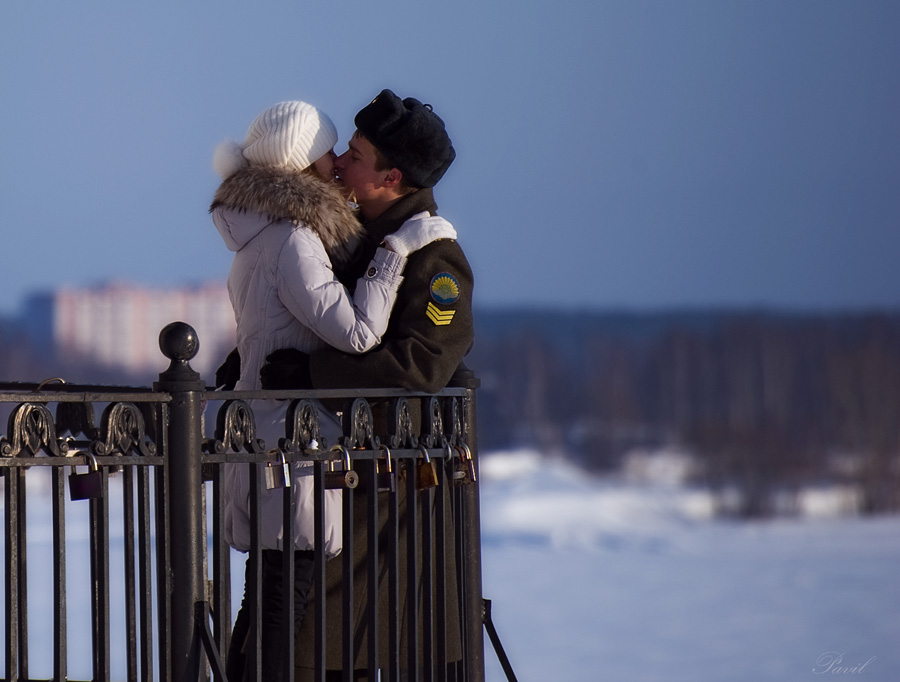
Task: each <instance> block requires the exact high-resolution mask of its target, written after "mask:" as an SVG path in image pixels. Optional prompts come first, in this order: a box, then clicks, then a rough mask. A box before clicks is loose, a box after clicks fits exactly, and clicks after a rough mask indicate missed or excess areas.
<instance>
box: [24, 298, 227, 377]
mask: <svg viewBox="0 0 900 682" xmlns="http://www.w3.org/2000/svg"><path fill="white" fill-rule="evenodd" d="M26 317H27V318H28V320H29V321H28V326H29V327H30V328H31V333H32V335H35V334H38V335H39V336H40V337H41V338H43V339H44V340H45V342H46V341H51V342H52V345H53V347H54V350H55V352H56V354H57V356H58V357H60V358H64V359H67V360H70V361H71V360H87V361H90V362H96V363H98V364H101V365H104V366H107V367H110V368H114V369H121V370H124V371H126V372H128V373H131V374H135V373H141V374H147V373H152V374H156V373H158V372H161V371H163V370H164V369H165V368H166V367H167V366H168V361H167V360H166V358H165V357H163V355H162V353H161V352H160V350H159V332H160V330H161V329H162V328H163V327H165V326H166V325H167V324H169V323H170V322H175V321H181V322H186V323H188V324H189V325H191V326H192V327H193V328H194V329H195V330H196V332H197V337H198V339H199V340H200V350H199V352H198V353H197V356H196V357H195V358H194V359H193V360H191V367H192V368H193V369H194V370H196V371H197V372H199V373H200V374H201V375H202V376H203V377H204V379H206V380H207V381H208V382H211V381H212V379H213V374H214V373H215V370H216V368H217V367H218V366H219V364H221V362H222V361H223V360H224V359H225V356H226V355H227V354H228V351H230V350H231V349H232V348H234V345H235V323H234V313H233V312H232V309H231V302H230V301H229V299H228V292H227V290H226V287H225V284H224V282H216V283H207V284H203V285H198V286H185V287H180V288H174V289H151V288H147V287H143V286H138V285H134V284H128V283H123V282H115V283H110V284H104V285H101V286H95V287H88V288H71V287H65V288H60V289H58V290H56V291H53V292H50V293H45V294H40V295H38V296H33V297H31V299H29V301H28V303H27V304H26Z"/></svg>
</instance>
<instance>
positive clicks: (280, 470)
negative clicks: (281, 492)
mask: <svg viewBox="0 0 900 682" xmlns="http://www.w3.org/2000/svg"><path fill="white" fill-rule="evenodd" d="M269 454H270V455H273V454H277V455H278V460H276V461H274V462H266V489H267V490H274V489H276V488H290V487H291V465H290V464H288V463H287V462H286V461H285V459H284V453H283V452H282V451H281V450H270V451H269Z"/></svg>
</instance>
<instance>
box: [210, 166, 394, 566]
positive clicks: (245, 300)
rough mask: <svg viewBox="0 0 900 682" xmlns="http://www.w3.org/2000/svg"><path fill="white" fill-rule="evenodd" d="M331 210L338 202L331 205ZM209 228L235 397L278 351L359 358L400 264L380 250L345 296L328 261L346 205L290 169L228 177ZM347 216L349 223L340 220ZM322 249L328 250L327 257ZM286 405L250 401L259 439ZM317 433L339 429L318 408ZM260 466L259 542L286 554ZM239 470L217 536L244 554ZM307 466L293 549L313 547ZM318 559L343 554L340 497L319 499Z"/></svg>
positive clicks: (386, 312)
mask: <svg viewBox="0 0 900 682" xmlns="http://www.w3.org/2000/svg"><path fill="white" fill-rule="evenodd" d="M336 202H339V204H336ZM211 213H212V219H213V223H214V224H215V226H216V228H217V229H218V231H219V233H220V234H221V235H222V238H223V239H224V240H225V244H226V245H227V247H228V248H229V249H230V250H231V251H234V252H235V256H234V262H233V263H232V267H231V271H230V273H229V275H228V292H229V295H230V297H231V302H232V306H233V308H234V314H235V321H236V323H237V347H238V352H239V354H240V358H241V377H240V380H239V382H238V384H237V386H236V388H237V389H238V390H255V389H259V388H260V387H261V386H260V380H259V370H260V368H261V367H262V365H263V364H264V362H265V358H266V356H267V355H269V353H271V352H272V351H274V350H278V349H281V348H296V349H298V350H301V351H304V352H311V351H314V350H317V349H319V348H322V347H324V346H326V345H328V346H333V347H335V348H339V349H340V350H343V351H346V352H348V353H363V352H365V351H367V350H369V349H371V348H373V347H374V346H375V345H377V344H378V343H379V341H380V339H381V335H382V334H383V333H384V331H385V329H386V328H387V323H388V319H389V317H390V313H391V308H392V306H393V304H394V300H395V299H396V293H397V288H398V287H399V286H400V282H401V281H402V277H401V274H400V273H401V271H402V269H403V266H404V265H405V262H406V259H405V258H403V257H402V256H399V255H398V254H396V253H392V252H390V251H387V250H385V249H379V250H378V253H377V254H376V256H375V258H374V259H373V260H372V262H371V264H370V267H369V268H368V271H367V274H366V276H364V277H363V278H361V279H360V281H359V283H358V285H357V287H356V291H355V293H354V294H353V295H352V296H351V295H350V294H349V292H348V291H347V289H346V288H345V287H344V286H343V285H342V284H341V283H340V282H339V281H338V280H337V278H336V277H335V275H334V273H333V271H332V267H331V259H330V258H329V251H330V252H331V254H332V255H334V254H338V253H340V249H341V247H342V246H343V245H346V244H347V243H350V242H352V241H353V239H354V237H355V235H356V234H357V232H358V227H357V225H356V223H355V219H353V216H352V213H350V211H349V209H348V208H347V207H346V202H343V199H342V198H340V196H339V195H337V194H335V193H333V192H332V191H331V189H330V188H328V187H327V186H326V183H323V182H322V181H321V180H318V179H316V178H312V177H310V176H308V175H303V174H299V173H293V172H291V171H282V170H273V169H257V168H249V169H245V170H243V171H239V172H238V173H236V174H235V175H233V176H231V177H230V178H228V179H226V181H225V182H223V183H222V186H221V187H220V188H219V190H218V191H217V192H216V198H215V201H214V202H213V206H212V208H211ZM348 216H349V218H350V220H351V221H352V223H351V222H350V221H348ZM326 245H327V246H328V247H329V251H326ZM286 406H287V405H286V402H284V401H252V405H251V407H252V408H253V411H254V415H255V417H256V424H257V437H259V438H263V439H265V440H266V441H267V444H268V446H270V447H271V446H274V445H275V444H276V443H277V439H278V438H279V437H283V436H284V412H285V410H286ZM319 420H320V426H322V427H323V428H324V429H325V430H326V431H331V432H332V434H331V435H330V437H329V438H328V442H329V443H334V442H335V440H336V437H337V435H339V434H340V430H339V426H338V425H336V423H331V422H334V421H335V420H334V418H333V417H331V415H329V414H328V413H327V411H326V410H324V409H320V411H319ZM256 466H258V468H259V472H258V473H259V476H258V480H259V482H260V495H261V505H262V506H261V513H262V515H261V528H262V536H261V544H262V547H263V549H279V550H281V549H285V547H284V546H283V538H282V535H283V533H282V521H281V519H282V490H280V489H275V490H266V489H265V483H264V481H265V476H264V465H261V464H260V465H256ZM247 467H248V465H246V464H229V465H226V468H225V538H226V540H227V542H228V543H229V544H230V545H231V546H232V547H234V548H235V549H238V550H241V551H247V550H248V549H250V489H249V472H248V468H247ZM311 474H312V465H311V463H305V462H304V463H296V464H294V465H293V470H292V488H293V490H292V496H293V502H294V538H293V546H294V549H298V550H309V549H313V548H314V532H313V523H312V520H313V507H312V489H313V485H312V476H311ZM325 524H326V533H325V547H324V550H325V553H326V556H334V555H335V554H337V553H338V552H340V549H341V493H340V491H327V492H326V511H325Z"/></svg>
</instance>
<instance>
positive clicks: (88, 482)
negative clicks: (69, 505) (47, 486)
mask: <svg viewBox="0 0 900 682" xmlns="http://www.w3.org/2000/svg"><path fill="white" fill-rule="evenodd" d="M82 454H83V455H84V456H85V458H86V459H87V465H88V471H87V473H85V474H79V473H78V472H76V471H75V465H74V464H73V465H72V473H71V474H69V499H71V500H93V499H97V498H99V497H103V473H102V472H101V471H100V465H99V464H97V460H96V458H95V457H94V456H93V455H92V454H91V453H90V452H83V453H82Z"/></svg>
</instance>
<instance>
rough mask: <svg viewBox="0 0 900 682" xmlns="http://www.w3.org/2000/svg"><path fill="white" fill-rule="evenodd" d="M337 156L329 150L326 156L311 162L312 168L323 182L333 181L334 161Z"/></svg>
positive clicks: (332, 150)
mask: <svg viewBox="0 0 900 682" xmlns="http://www.w3.org/2000/svg"><path fill="white" fill-rule="evenodd" d="M336 158H337V156H336V155H335V153H334V149H330V150H329V151H328V153H327V154H325V155H323V156H322V157H320V158H318V159H316V160H315V161H313V164H312V167H313V169H314V170H315V171H316V173H318V174H319V175H320V176H321V177H322V178H324V179H325V180H330V181H332V182H333V181H334V160H335V159H336Z"/></svg>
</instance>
